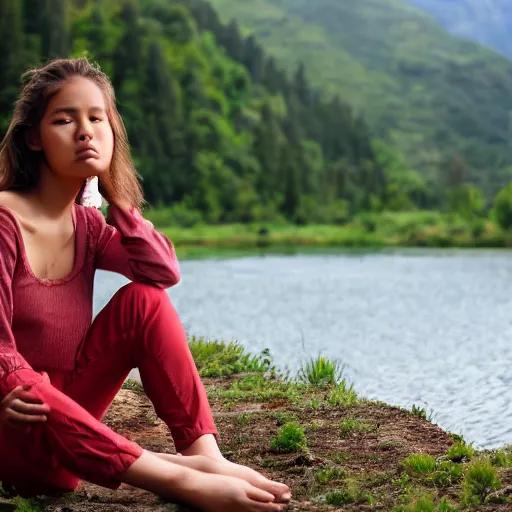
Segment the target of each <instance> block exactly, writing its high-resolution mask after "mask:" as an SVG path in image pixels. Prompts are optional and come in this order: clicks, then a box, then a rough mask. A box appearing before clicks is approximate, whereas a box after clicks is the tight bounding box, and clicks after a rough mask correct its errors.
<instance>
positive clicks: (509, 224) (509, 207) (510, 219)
mask: <svg viewBox="0 0 512 512" xmlns="http://www.w3.org/2000/svg"><path fill="white" fill-rule="evenodd" d="M494 213H495V215H496V220H497V221H498V224H499V225H500V226H501V227H502V228H503V229H511V228H512V183H510V184H508V185H507V186H506V187H505V188H503V189H502V190H501V191H500V192H499V193H498V195H497V196H496V199H495V200H494Z"/></svg>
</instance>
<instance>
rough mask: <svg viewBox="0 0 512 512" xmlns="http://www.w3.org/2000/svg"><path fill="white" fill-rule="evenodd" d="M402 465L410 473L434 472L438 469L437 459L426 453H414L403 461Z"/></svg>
mask: <svg viewBox="0 0 512 512" xmlns="http://www.w3.org/2000/svg"><path fill="white" fill-rule="evenodd" d="M402 465H403V466H404V468H405V470H406V471H407V472H408V473H409V474H418V473H422V474H424V473H432V471H434V470H435V469H436V459H434V457H432V455H428V454H426V453H413V454H412V455H409V457H407V458H406V459H405V460H404V461H402Z"/></svg>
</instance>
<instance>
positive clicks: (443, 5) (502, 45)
mask: <svg viewBox="0 0 512 512" xmlns="http://www.w3.org/2000/svg"><path fill="white" fill-rule="evenodd" d="M407 1H408V2H410V3H411V4H413V5H416V6H418V7H421V8H422V9H423V10H425V11H426V12H429V13H430V14H432V15H433V16H434V17H435V18H436V20H437V21H439V22H440V23H441V24H442V25H443V27H445V28H446V29H447V30H449V31H450V32H451V33H452V34H455V35H457V36H460V37H465V38H467V39H471V40H473V41H477V42H479V43H481V44H484V45H486V46H489V47H490V48H494V49H495V50H497V51H499V52H501V53H502V54H503V55H505V56H507V57H509V58H512V2H511V1H510V0H407Z"/></svg>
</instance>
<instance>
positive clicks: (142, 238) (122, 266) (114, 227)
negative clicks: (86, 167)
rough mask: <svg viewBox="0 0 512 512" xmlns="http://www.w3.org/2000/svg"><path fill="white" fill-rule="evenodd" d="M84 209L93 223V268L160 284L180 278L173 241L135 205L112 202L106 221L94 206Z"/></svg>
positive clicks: (137, 280)
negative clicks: (130, 206)
mask: <svg viewBox="0 0 512 512" xmlns="http://www.w3.org/2000/svg"><path fill="white" fill-rule="evenodd" d="M87 211H88V212H89V215H90V216H91V217H92V219H91V220H92V222H94V223H95V226H96V237H97V238H96V240H97V247H96V268H99V269H102V270H109V271H111V272H117V273H119V274H122V275H124V276H125V277H127V278H128V279H130V280H131V281H135V282H139V283H146V284H151V285H153V286H157V287H159V288H169V287H171V286H174V285H175V284H176V283H178V282H179V280H180V267H179V262H178V259H177V257H176V252H175V250H174V246H173V244H172V242H171V241H170V240H169V239H168V238H167V237H166V236H164V235H163V234H162V233H159V232H158V231H156V230H155V228H154V226H153V224H151V222H149V221H148V220H145V219H144V218H143V217H142V215H141V213H140V212H139V211H138V209H137V208H128V207H126V206H124V207H121V206H117V205H116V204H111V205H110V207H109V211H108V215H107V221H108V223H107V222H106V221H105V219H104V217H103V215H102V214H101V212H99V211H98V210H96V209H95V208H87Z"/></svg>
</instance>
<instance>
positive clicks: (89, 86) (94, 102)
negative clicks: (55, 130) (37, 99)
mask: <svg viewBox="0 0 512 512" xmlns="http://www.w3.org/2000/svg"><path fill="white" fill-rule="evenodd" d="M105 109H106V102H105V96H104V94H103V91H102V90H101V89H100V87H99V86H98V85H96V84H95V83H94V82H93V81H92V80H89V79H88V78H83V77H79V76H76V77H72V78H69V79H68V80H66V81H65V82H64V84H63V85H62V87H60V88H59V90H58V91H57V93H56V94H55V95H54V96H53V97H52V99H51V100H50V102H49V103H48V107H47V113H49V114H50V115H51V114H54V113H56V111H57V112H58V111H66V110H88V111H89V110H105Z"/></svg>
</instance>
